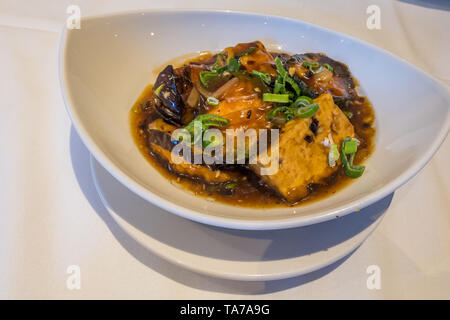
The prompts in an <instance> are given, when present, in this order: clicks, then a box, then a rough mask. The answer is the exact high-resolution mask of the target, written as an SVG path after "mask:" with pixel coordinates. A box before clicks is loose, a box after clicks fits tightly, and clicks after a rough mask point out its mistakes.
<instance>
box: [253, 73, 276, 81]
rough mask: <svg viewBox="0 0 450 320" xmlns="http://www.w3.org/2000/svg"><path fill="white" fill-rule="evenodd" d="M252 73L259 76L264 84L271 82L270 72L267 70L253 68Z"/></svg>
mask: <svg viewBox="0 0 450 320" xmlns="http://www.w3.org/2000/svg"><path fill="white" fill-rule="evenodd" d="M253 74H254V75H256V76H257V77H259V78H260V79H261V80H262V81H263V82H264V83H266V84H270V83H271V82H272V78H271V77H270V74H268V73H267V72H259V71H256V70H253Z"/></svg>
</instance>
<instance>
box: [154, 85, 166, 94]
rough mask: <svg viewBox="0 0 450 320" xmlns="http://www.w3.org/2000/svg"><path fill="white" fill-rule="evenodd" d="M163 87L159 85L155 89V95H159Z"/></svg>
mask: <svg viewBox="0 0 450 320" xmlns="http://www.w3.org/2000/svg"><path fill="white" fill-rule="evenodd" d="M163 87H164V84H161V85H160V86H159V87H158V88H156V90H155V95H159V93H160V92H161V90H162V88H163Z"/></svg>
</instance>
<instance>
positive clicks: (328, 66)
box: [323, 63, 333, 72]
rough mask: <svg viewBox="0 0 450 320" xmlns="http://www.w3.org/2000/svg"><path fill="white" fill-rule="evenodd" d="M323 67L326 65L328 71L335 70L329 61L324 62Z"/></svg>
mask: <svg viewBox="0 0 450 320" xmlns="http://www.w3.org/2000/svg"><path fill="white" fill-rule="evenodd" d="M323 67H324V68H325V69H327V70H328V71H331V72H333V67H332V66H330V65H329V64H328V63H324V64H323Z"/></svg>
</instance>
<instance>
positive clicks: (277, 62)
mask: <svg viewBox="0 0 450 320" xmlns="http://www.w3.org/2000/svg"><path fill="white" fill-rule="evenodd" d="M275 66H276V67H277V71H278V74H279V75H280V76H282V77H283V78H284V77H285V76H287V75H289V74H288V72H287V71H286V70H285V69H284V67H283V63H282V62H281V60H280V58H279V57H276V58H275Z"/></svg>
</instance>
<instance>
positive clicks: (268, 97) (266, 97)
mask: <svg viewBox="0 0 450 320" xmlns="http://www.w3.org/2000/svg"><path fill="white" fill-rule="evenodd" d="M263 101H267V102H278V103H288V102H289V94H276V93H264V94H263Z"/></svg>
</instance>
